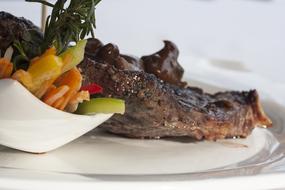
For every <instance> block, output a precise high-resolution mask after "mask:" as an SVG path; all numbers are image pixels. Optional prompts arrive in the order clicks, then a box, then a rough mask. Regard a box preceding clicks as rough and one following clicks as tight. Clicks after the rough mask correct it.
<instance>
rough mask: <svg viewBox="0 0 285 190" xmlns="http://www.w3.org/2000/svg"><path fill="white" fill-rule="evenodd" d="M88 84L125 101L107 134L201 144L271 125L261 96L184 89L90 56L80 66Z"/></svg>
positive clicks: (251, 92)
mask: <svg viewBox="0 0 285 190" xmlns="http://www.w3.org/2000/svg"><path fill="white" fill-rule="evenodd" d="M80 68H81V70H82V73H83V76H84V85H87V84H90V83H94V82H95V83H97V84H99V85H101V86H102V87H103V88H104V93H103V96H105V97H115V98H121V99H124V100H125V101H126V113H125V114H124V115H115V116H114V117H112V119H110V120H109V121H107V122H105V123H104V124H103V126H102V127H103V128H105V129H106V130H108V131H110V132H112V133H115V134H120V135H123V136H127V137H134V138H160V137H176V136H189V137H193V138H195V139H197V140H201V139H208V140H216V139H223V138H229V137H237V136H238V137H246V136H248V135H249V134H250V133H251V131H252V130H253V128H254V127H255V126H258V125H265V126H270V125H271V121H270V119H269V118H268V117H267V116H266V115H265V114H264V112H263V110H262V108H261V106H260V103H259V98H258V94H257V92H256V91H255V90H252V91H249V92H221V93H217V94H213V95H211V94H207V93H204V92H203V90H201V89H199V88H193V87H187V88H180V87H177V86H174V85H170V84H168V83H165V82H163V81H161V80H160V79H158V78H157V77H156V76H154V75H153V74H148V73H146V72H143V71H130V70H119V69H117V68H115V67H114V66H113V65H109V64H102V63H96V62H95V61H93V60H90V59H88V58H86V59H85V60H84V62H83V63H82V64H81V65H80Z"/></svg>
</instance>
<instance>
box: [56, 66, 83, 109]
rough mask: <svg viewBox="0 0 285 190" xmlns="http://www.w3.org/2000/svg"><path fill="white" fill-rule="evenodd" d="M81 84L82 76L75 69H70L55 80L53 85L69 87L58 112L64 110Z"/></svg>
mask: <svg viewBox="0 0 285 190" xmlns="http://www.w3.org/2000/svg"><path fill="white" fill-rule="evenodd" d="M81 82H82V76H81V74H80V72H79V70H78V69H77V68H73V69H71V70H70V71H68V72H66V73H64V74H63V75H62V76H60V77H59V78H58V79H57V80H56V82H55V85H57V86H62V85H66V86H68V87H69V90H68V92H67V93H66V94H65V95H64V96H63V97H64V102H63V103H62V104H61V106H60V107H59V109H60V110H64V108H65V107H66V106H67V105H68V103H69V101H70V100H71V98H72V97H73V96H74V95H75V94H76V93H77V92H78V91H79V89H80V87H81Z"/></svg>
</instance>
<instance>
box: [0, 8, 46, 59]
mask: <svg viewBox="0 0 285 190" xmlns="http://www.w3.org/2000/svg"><path fill="white" fill-rule="evenodd" d="M31 39H33V40H31ZM14 40H19V41H22V40H24V41H22V45H24V46H25V47H23V48H25V52H26V53H27V54H28V57H30V58H33V57H35V56H37V55H39V53H40V49H39V47H38V45H39V44H40V43H41V41H42V40H43V34H42V32H41V31H40V29H39V28H38V27H37V26H35V25H34V24H33V23H32V22H31V21H29V20H27V19H25V18H23V17H20V18H19V17H15V16H13V15H11V14H10V13H7V12H3V11H0V51H1V52H2V54H3V52H5V51H6V49H7V48H8V47H9V46H10V45H12V44H13V42H14Z"/></svg>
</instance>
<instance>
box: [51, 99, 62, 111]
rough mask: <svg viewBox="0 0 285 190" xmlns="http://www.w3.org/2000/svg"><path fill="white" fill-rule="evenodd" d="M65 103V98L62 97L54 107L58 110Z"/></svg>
mask: <svg viewBox="0 0 285 190" xmlns="http://www.w3.org/2000/svg"><path fill="white" fill-rule="evenodd" d="M63 102H64V97H61V98H59V99H58V100H57V101H55V102H54V103H53V104H52V107H54V108H56V109H60V106H61V104H62V103H63Z"/></svg>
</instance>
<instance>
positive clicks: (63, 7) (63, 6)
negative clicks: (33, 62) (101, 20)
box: [26, 0, 101, 54]
mask: <svg viewBox="0 0 285 190" xmlns="http://www.w3.org/2000/svg"><path fill="white" fill-rule="evenodd" d="M26 1H27V2H38V3H41V4H44V5H47V6H49V7H52V8H53V10H52V14H51V15H50V16H48V18H47V21H46V27H45V31H44V40H43V43H42V44H41V51H42V52H44V51H45V50H46V49H48V48H49V47H50V46H52V45H54V46H55V47H56V49H57V53H58V54H60V53H62V52H63V51H64V50H66V48H67V47H68V46H69V45H70V43H71V42H77V41H79V40H80V39H84V38H85V37H86V36H87V35H89V34H91V35H92V37H94V28H95V27H96V25H95V7H96V5H97V4H98V3H99V2H100V1H101V0H70V3H69V5H68V6H67V2H68V0H57V1H56V3H55V4H52V3H49V2H47V1H45V0H26Z"/></svg>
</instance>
